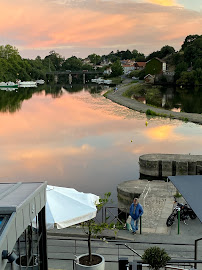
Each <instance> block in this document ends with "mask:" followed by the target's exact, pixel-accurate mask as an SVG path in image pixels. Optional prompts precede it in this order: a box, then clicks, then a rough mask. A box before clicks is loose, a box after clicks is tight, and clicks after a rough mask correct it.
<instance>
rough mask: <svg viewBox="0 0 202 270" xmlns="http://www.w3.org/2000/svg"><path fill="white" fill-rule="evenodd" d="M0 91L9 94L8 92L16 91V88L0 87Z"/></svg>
mask: <svg viewBox="0 0 202 270" xmlns="http://www.w3.org/2000/svg"><path fill="white" fill-rule="evenodd" d="M0 90H3V91H8V92H10V91H16V92H17V91H18V86H17V87H1V86H0Z"/></svg>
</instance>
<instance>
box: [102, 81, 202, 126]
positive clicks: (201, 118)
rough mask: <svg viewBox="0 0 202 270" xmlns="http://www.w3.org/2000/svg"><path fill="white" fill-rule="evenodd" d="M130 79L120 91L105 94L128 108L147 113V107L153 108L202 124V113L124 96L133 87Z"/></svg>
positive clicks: (155, 110) (122, 85)
mask: <svg viewBox="0 0 202 270" xmlns="http://www.w3.org/2000/svg"><path fill="white" fill-rule="evenodd" d="M129 82H130V80H125V81H124V82H123V84H121V85H119V86H118V91H116V92H114V91H111V92H108V93H107V94H106V95H105V96H106V97H107V98H108V99H110V100H111V101H113V102H116V103H118V104H120V105H123V106H125V107H127V108H130V109H132V110H135V111H138V112H142V113H146V111H147V109H151V110H152V111H154V112H156V113H158V114H166V115H167V117H170V115H172V118H174V119H179V120H183V119H188V121H189V122H193V123H197V124H202V115H201V114H196V113H185V112H173V111H169V110H165V109H160V108H156V107H152V106H149V105H147V104H143V103H141V102H138V101H137V100H135V99H130V98H126V97H123V96H122V94H123V93H124V92H125V91H126V90H127V89H128V88H129V87H131V84H129Z"/></svg>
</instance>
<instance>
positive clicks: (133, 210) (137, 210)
mask: <svg viewBox="0 0 202 270" xmlns="http://www.w3.org/2000/svg"><path fill="white" fill-rule="evenodd" d="M143 212H144V211H143V208H142V205H141V204H140V203H139V201H138V199H137V198H134V200H133V203H132V204H131V206H130V216H131V227H132V230H133V231H132V233H133V234H136V231H137V230H138V223H139V219H140V216H142V214H143Z"/></svg>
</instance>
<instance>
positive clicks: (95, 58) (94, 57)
mask: <svg viewBox="0 0 202 270" xmlns="http://www.w3.org/2000/svg"><path fill="white" fill-rule="evenodd" d="M88 59H89V60H90V62H91V63H92V64H94V65H97V64H98V63H100V61H101V56H99V55H97V54H95V53H93V54H90V55H89V56H88Z"/></svg>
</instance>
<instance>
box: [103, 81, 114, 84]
mask: <svg viewBox="0 0 202 270" xmlns="http://www.w3.org/2000/svg"><path fill="white" fill-rule="evenodd" d="M104 83H105V84H112V80H104Z"/></svg>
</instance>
